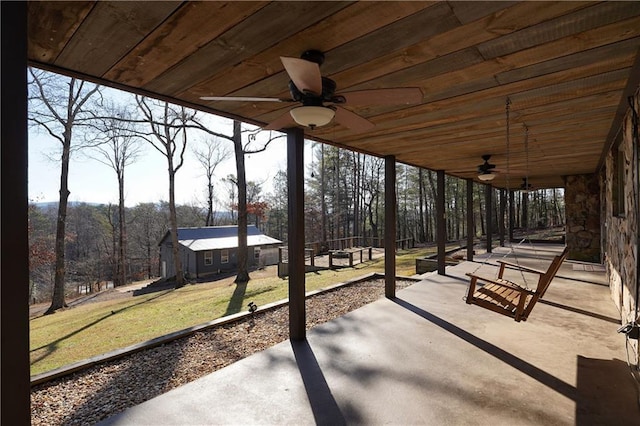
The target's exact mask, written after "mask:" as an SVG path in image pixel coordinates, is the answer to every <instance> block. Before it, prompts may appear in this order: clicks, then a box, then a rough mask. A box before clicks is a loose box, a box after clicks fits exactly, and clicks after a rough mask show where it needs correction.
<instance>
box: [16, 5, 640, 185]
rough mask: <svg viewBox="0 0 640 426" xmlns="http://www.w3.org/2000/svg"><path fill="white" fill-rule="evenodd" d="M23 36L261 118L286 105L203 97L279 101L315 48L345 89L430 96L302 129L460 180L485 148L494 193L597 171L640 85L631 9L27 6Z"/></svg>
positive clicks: (71, 64) (72, 70) (78, 70)
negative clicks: (288, 60)
mask: <svg viewBox="0 0 640 426" xmlns="http://www.w3.org/2000/svg"><path fill="white" fill-rule="evenodd" d="M28 36H29V52H28V54H29V61H30V63H31V64H32V65H34V66H38V67H42V68H45V69H50V70H53V71H56V72H60V73H64V74H69V75H75V76H81V77H84V78H87V79H90V80H93V81H97V82H100V83H103V84H107V85H111V86H114V87H119V88H123V89H127V90H130V91H134V92H138V93H143V94H151V95H155V96H158V97H160V98H162V99H167V100H172V101H175V102H177V103H181V104H185V105H188V106H192V107H196V108H199V109H201V110H204V111H209V112H216V113H219V114H221V115H225V116H228V117H234V118H241V119H243V120H245V121H248V122H251V123H258V124H262V123H268V122H269V121H271V120H274V119H275V118H277V117H279V116H280V115H282V114H283V113H285V112H286V111H287V110H288V109H289V108H290V106H286V104H282V103H277V102H244V103H241V102H204V101H201V100H200V99H199V98H200V96H226V95H231V96H266V97H288V96H289V94H288V90H287V84H288V80H289V78H288V76H287V74H286V73H285V72H284V69H283V66H282V63H281V61H280V59H279V58H280V56H290V57H299V55H300V54H301V53H302V52H303V51H305V50H308V49H318V50H321V51H323V52H325V55H326V60H325V62H324V64H323V65H322V67H321V71H322V74H323V75H324V76H327V77H330V78H332V79H333V80H335V81H336V83H337V85H338V90H337V91H338V92H348V91H351V90H358V89H377V88H392V87H419V88H420V89H421V90H422V92H423V94H424V100H423V102H422V103H421V104H418V105H412V106H406V105H405V106H398V107H389V106H385V107H380V106H375V107H373V106H368V107H367V106H364V107H350V106H347V107H346V108H348V109H351V110H352V111H354V112H357V113H358V114H360V115H362V116H364V117H366V118H368V119H369V120H370V121H372V122H373V123H375V125H376V126H375V128H373V129H372V130H371V131H368V132H364V133H355V132H352V131H350V130H349V129H346V128H345V127H342V126H340V125H338V124H335V123H331V124H329V125H327V126H325V127H321V128H317V129H315V130H313V131H312V130H310V129H306V134H307V137H308V138H310V139H315V140H319V141H325V142H329V143H332V144H335V145H339V146H344V147H348V148H350V149H354V150H357V151H361V152H366V153H370V154H374V155H380V156H384V155H391V154H392V155H395V156H396V158H397V160H398V161H400V162H403V163H407V164H411V165H415V166H420V167H425V168H429V169H433V170H445V171H446V172H447V173H448V174H452V175H455V176H459V177H465V178H468V177H475V176H476V174H477V173H476V168H477V166H478V164H480V163H482V160H481V156H482V155H483V154H492V158H491V163H493V164H495V165H497V166H498V167H499V168H502V169H506V168H507V166H508V167H509V169H508V171H509V172H510V173H502V174H501V175H499V176H498V177H497V178H496V179H495V180H494V181H493V182H492V183H493V184H494V185H495V186H497V187H505V186H507V184H508V185H509V186H511V187H518V186H519V185H520V184H521V182H522V181H521V179H522V177H523V176H525V175H526V174H528V175H529V179H530V182H531V183H532V184H533V185H534V186H535V187H538V188H542V187H558V186H563V180H562V176H565V175H573V174H583V173H593V172H595V171H597V170H598V168H599V165H600V164H601V162H602V159H603V153H604V152H606V150H607V149H608V146H609V145H610V144H611V143H612V142H613V140H614V139H615V137H616V134H617V131H618V129H619V127H620V120H621V117H622V115H623V114H624V111H625V110H626V106H627V101H626V98H627V96H629V95H630V94H631V93H633V91H634V90H635V89H636V87H637V85H638V84H639V80H640V76H639V74H640V65H639V62H640V59H639V48H640V2H602V3H596V2H564V1H562V2H414V1H410V2H325V1H321V2H278V1H274V2H245V1H242V2H178V1H177V2H170V1H163V2H148V1H139V2H120V1H117V2H102V1H101V2H57V1H56V2H35V1H32V2H29V35H28ZM507 98H508V99H510V102H511V104H510V108H509V110H510V120H509V127H510V135H509V138H508V141H509V143H508V144H507V136H506V128H507V126H506V125H507V121H506V113H505V106H506V100H507ZM525 126H526V128H528V149H525V131H524V128H525ZM527 165H528V168H527Z"/></svg>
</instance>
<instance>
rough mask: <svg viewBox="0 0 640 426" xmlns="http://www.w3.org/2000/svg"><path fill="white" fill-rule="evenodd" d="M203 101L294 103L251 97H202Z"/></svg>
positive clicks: (277, 99) (280, 99)
mask: <svg viewBox="0 0 640 426" xmlns="http://www.w3.org/2000/svg"><path fill="white" fill-rule="evenodd" d="M200 99H201V100H203V101H234V102H293V100H292V99H283V98H258V97H255V98H254V97H251V96H200Z"/></svg>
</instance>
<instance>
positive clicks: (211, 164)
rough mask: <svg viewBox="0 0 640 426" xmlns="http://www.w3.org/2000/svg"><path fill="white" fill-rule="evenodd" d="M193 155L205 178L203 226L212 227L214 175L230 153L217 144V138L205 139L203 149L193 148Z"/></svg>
mask: <svg viewBox="0 0 640 426" xmlns="http://www.w3.org/2000/svg"><path fill="white" fill-rule="evenodd" d="M193 155H194V156H195V157H196V159H197V160H198V162H199V163H200V165H201V166H202V168H203V169H204V174H205V177H206V178H207V218H206V220H205V226H212V225H213V199H214V191H213V189H214V187H213V178H214V173H215V171H216V168H217V167H218V165H219V164H220V163H222V162H223V161H224V160H226V159H227V158H229V157H230V155H231V152H230V151H229V150H228V149H227V148H226V147H225V146H223V145H221V144H220V143H219V141H218V138H217V137H214V138H213V139H206V140H205V141H204V147H202V148H194V149H193Z"/></svg>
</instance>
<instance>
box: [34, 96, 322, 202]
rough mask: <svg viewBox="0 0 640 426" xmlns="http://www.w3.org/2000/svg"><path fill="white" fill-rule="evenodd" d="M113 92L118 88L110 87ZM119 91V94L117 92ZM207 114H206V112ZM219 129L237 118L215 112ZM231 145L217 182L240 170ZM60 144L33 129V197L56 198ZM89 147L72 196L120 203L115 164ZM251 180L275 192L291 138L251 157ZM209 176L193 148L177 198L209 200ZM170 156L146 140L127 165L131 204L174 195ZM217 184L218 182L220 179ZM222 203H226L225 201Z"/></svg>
mask: <svg viewBox="0 0 640 426" xmlns="http://www.w3.org/2000/svg"><path fill="white" fill-rule="evenodd" d="M109 93H114V92H113V90H112V89H109ZM114 96H118V94H117V93H116V94H114ZM202 114H204V113H202ZM209 117H210V118H209V119H210V120H212V121H214V122H215V123H216V126H219V127H216V128H217V129H218V128H219V129H226V130H225V131H224V133H226V134H230V133H231V123H232V122H231V120H229V119H226V118H223V117H217V116H211V115H209ZM221 143H223V144H226V146H227V147H228V150H229V152H230V153H231V155H230V156H229V158H228V159H227V160H225V161H224V162H223V163H221V164H220V165H219V166H218V168H217V169H216V172H215V175H216V177H217V181H219V180H220V179H222V178H224V177H226V176H228V175H230V174H231V175H234V176H235V174H236V165H235V159H234V156H233V145H232V144H231V142H230V141H224V140H223V141H222V142H221ZM59 146H60V143H59V142H58V141H57V140H55V139H53V138H52V137H50V136H49V135H47V134H46V133H44V132H43V131H37V130H36V129H32V128H30V129H29V174H28V176H29V200H30V201H32V202H56V201H58V199H59V189H60V161H59V157H60V154H59ZM87 154H88V152H85V153H83V152H82V151H78V152H74V153H72V157H71V163H70V166H69V191H70V195H69V201H75V202H86V203H101V204H107V203H114V204H117V202H118V185H117V179H116V174H115V172H114V171H113V169H111V168H110V167H109V166H107V165H105V164H103V163H101V162H99V161H97V160H95V159H92V158H90V157H89V156H88V155H87ZM310 155H311V142H310V141H306V142H305V161H306V162H307V163H308V162H309V161H310ZM245 163H246V176H247V181H256V182H259V183H263V194H266V193H268V192H270V191H271V189H272V188H271V182H272V180H273V178H274V176H275V175H276V173H277V172H278V170H285V169H286V138H285V137H282V138H279V139H276V140H275V141H273V142H272V143H271V144H270V145H269V147H268V148H267V150H266V151H264V152H261V153H258V154H250V155H247V156H246V157H245ZM206 185H207V181H206V177H205V175H204V170H203V169H202V166H201V165H200V164H199V163H198V162H197V160H196V159H195V156H194V155H193V153H192V152H191V151H190V149H189V148H187V152H186V153H185V161H184V165H183V166H182V168H181V169H180V170H179V171H178V172H177V174H176V203H177V204H200V205H203V206H204V205H205V200H206V195H205V190H206ZM168 186H169V184H168V172H167V162H166V158H165V157H164V156H163V155H162V154H160V153H159V152H157V151H156V150H155V149H153V148H152V147H151V146H150V145H143V152H142V153H141V155H139V156H138V158H137V159H136V161H135V162H134V163H132V164H131V165H129V166H128V167H127V168H126V169H125V205H126V206H128V207H132V206H135V205H137V204H138V203H144V202H158V201H161V200H164V201H167V200H168V199H169V190H168ZM214 186H215V182H214ZM217 186H218V188H219V191H221V192H222V193H218V194H217V198H219V199H220V200H227V199H228V194H227V193H226V192H227V191H228V190H227V189H225V188H224V186H223V185H221V184H219V185H217ZM219 207H222V206H219Z"/></svg>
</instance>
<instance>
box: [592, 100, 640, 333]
mask: <svg viewBox="0 0 640 426" xmlns="http://www.w3.org/2000/svg"><path fill="white" fill-rule="evenodd" d="M633 102H634V104H635V108H636V111H639V110H640V89H639V90H638V91H636V94H635V96H634V99H633ZM632 123H633V121H632V111H631V108H629V109H628V110H627V113H626V115H625V117H624V121H623V126H622V139H621V141H620V145H619V147H618V149H617V150H618V151H620V152H622V153H623V157H624V175H623V180H624V194H621V196H623V197H624V212H622V213H621V214H617V215H616V214H614V206H613V202H612V201H613V196H614V187H613V186H614V183H615V176H614V173H615V167H614V164H615V160H616V159H615V158H614V156H615V151H616V150H615V149H612V150H611V151H610V152H609V154H608V156H607V159H606V163H605V169H604V173H603V175H602V176H601V178H600V182H601V185H602V186H603V191H602V193H603V197H602V198H603V199H602V202H603V203H604V206H603V209H602V211H603V217H604V224H603V225H604V226H603V241H604V252H605V264H606V267H607V274H608V277H609V285H610V290H611V297H612V298H613V301H614V302H615V303H616V305H617V306H618V309H619V310H620V319H621V322H622V323H623V324H626V323H627V322H631V321H634V320H635V319H636V318H635V315H636V303H637V301H636V300H635V299H636V294H637V285H638V282H637V256H638V244H637V243H638V216H637V215H638V207H637V203H636V197H637V196H638V188H637V184H636V182H635V181H636V175H635V172H636V171H637V170H638V164H636V162H635V160H634V152H633V143H634V142H633V124H632Z"/></svg>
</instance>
